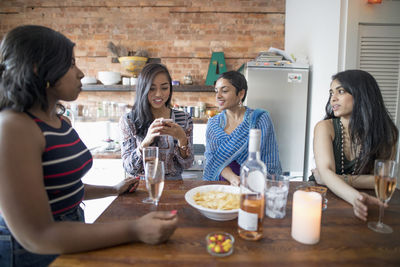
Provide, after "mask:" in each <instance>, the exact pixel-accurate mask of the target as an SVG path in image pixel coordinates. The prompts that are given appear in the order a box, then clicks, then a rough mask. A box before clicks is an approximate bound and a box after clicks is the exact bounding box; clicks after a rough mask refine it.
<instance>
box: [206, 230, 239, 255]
mask: <svg viewBox="0 0 400 267" xmlns="http://www.w3.org/2000/svg"><path fill="white" fill-rule="evenodd" d="M206 242H207V243H206V244H207V251H208V253H210V254H211V255H213V256H218V257H224V256H228V255H231V254H232V252H233V245H234V244H235V238H234V237H233V236H232V235H231V234H228V233H224V232H215V233H210V234H208V235H207V237H206Z"/></svg>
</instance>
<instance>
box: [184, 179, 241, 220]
mask: <svg viewBox="0 0 400 267" xmlns="http://www.w3.org/2000/svg"><path fill="white" fill-rule="evenodd" d="M185 200H186V202H187V203H189V205H191V206H192V207H194V208H196V209H197V210H199V211H200V212H201V213H202V214H203V215H204V216H206V217H207V218H210V219H212V220H216V221H228V220H233V219H235V218H236V217H237V216H238V211H239V200H240V189H239V187H236V186H230V185H203V186H198V187H195V188H193V189H191V190H189V191H187V192H186V194H185Z"/></svg>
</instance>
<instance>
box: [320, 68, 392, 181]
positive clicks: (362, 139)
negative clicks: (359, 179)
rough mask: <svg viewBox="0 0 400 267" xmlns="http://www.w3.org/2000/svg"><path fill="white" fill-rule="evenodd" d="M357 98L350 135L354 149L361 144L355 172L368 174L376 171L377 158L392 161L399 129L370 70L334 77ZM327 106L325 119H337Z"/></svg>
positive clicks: (338, 74)
mask: <svg viewBox="0 0 400 267" xmlns="http://www.w3.org/2000/svg"><path fill="white" fill-rule="evenodd" d="M333 80H337V81H338V82H339V83H340V84H341V86H342V87H343V88H344V89H345V90H346V91H347V92H348V93H349V94H351V95H352V96H353V111H352V113H351V116H350V122H349V133H350V140H351V143H352V145H351V148H352V149H353V151H355V149H356V146H359V145H361V152H360V155H359V157H358V164H357V169H356V170H355V173H358V174H368V173H371V171H372V170H373V168H374V160H375V159H378V158H379V159H390V158H391V156H392V154H393V148H394V146H395V145H396V143H397V139H398V129H397V127H396V125H395V124H394V123H393V121H392V119H391V118H390V115H389V113H388V111H387V109H386V107H385V104H384V102H383V98H382V94H381V91H380V89H379V86H378V83H377V82H376V80H375V78H374V77H373V76H372V75H371V74H369V73H368V72H366V71H362V70H346V71H343V72H339V73H337V74H335V75H333V76H332V81H333ZM330 100H331V97H329V100H328V103H327V104H326V107H325V111H326V116H325V119H331V118H334V117H335V116H334V114H333V111H332V107H331V105H330Z"/></svg>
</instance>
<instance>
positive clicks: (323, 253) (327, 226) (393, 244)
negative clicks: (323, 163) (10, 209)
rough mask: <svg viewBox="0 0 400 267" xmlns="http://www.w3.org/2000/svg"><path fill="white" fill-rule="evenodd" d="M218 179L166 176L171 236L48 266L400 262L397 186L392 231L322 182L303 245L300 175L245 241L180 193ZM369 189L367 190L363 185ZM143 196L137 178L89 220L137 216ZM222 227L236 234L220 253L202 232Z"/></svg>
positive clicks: (388, 218) (163, 204) (143, 208)
mask: <svg viewBox="0 0 400 267" xmlns="http://www.w3.org/2000/svg"><path fill="white" fill-rule="evenodd" d="M213 183H223V182H206V181H188V180H184V181H166V183H165V187H164V192H163V194H162V197H161V200H160V204H159V208H158V209H159V210H167V211H170V210H174V209H176V210H178V216H179V223H178V228H177V229H176V231H175V233H174V234H173V235H172V236H171V238H170V240H169V241H168V242H166V243H164V244H161V245H156V246H152V245H146V244H142V243H131V244H126V245H121V246H116V247H111V248H106V249H101V250H96V251H90V252H85V253H76V254H66V255H61V256H60V257H58V258H57V259H56V260H55V261H54V262H53V264H52V265H51V266H206V267H209V266H339V265H340V266H400V193H399V190H398V189H396V192H395V193H394V195H393V197H392V199H391V201H390V202H389V207H388V208H386V209H385V214H384V219H383V221H384V223H386V224H388V225H390V226H391V227H392V228H393V230H394V233H392V234H378V233H375V232H373V231H372V230H370V229H369V228H368V227H367V223H366V222H363V221H361V220H359V219H357V218H355V216H354V215H353V209H352V206H350V205H349V204H347V203H346V202H344V201H343V200H341V199H339V198H338V197H336V196H335V195H334V194H333V193H331V192H330V191H329V190H328V193H327V198H328V208H327V210H325V211H323V213H322V222H321V223H322V225H321V239H320V241H319V243H318V244H316V245H304V244H301V243H298V242H297V241H295V240H294V239H293V238H292V237H291V223H292V197H293V192H294V191H295V188H296V187H297V186H299V185H300V184H301V183H302V182H291V183H290V192H289V195H288V204H287V209H286V216H285V218H284V219H271V218H268V217H265V218H264V222H263V231H264V237H263V239H261V240H259V241H247V240H244V239H241V238H240V237H239V236H238V234H237V219H235V220H231V221H213V220H211V219H208V218H206V217H204V216H203V215H202V214H201V213H199V212H198V211H197V210H196V209H194V208H193V207H191V206H190V205H189V204H187V203H186V201H185V198H184V195H185V193H186V192H187V191H188V190H189V189H191V188H194V187H197V186H200V185H204V184H213ZM366 192H368V193H369V194H372V195H373V194H374V191H372V190H369V191H366ZM146 196H147V191H146V190H145V187H144V183H143V181H142V182H141V185H140V187H139V189H138V191H137V192H135V193H134V194H128V195H122V196H119V197H118V198H116V199H115V200H114V202H113V203H112V204H111V205H110V206H109V207H108V208H107V209H106V210H105V211H104V213H103V214H102V215H101V216H100V217H99V218H98V219H97V221H96V222H102V223H107V222H110V221H114V220H125V219H132V218H137V217H139V216H141V215H144V214H146V213H147V212H149V211H151V210H152V209H154V207H153V206H152V205H151V204H144V203H142V199H143V198H144V197H146ZM378 213H379V212H378V208H373V209H370V211H369V218H368V220H375V221H376V220H377V219H378ZM214 231H224V232H228V233H230V234H232V235H233V236H234V238H235V244H234V252H233V254H232V255H230V256H227V257H215V256H211V255H210V254H209V253H208V252H207V250H206V241H205V237H206V235H207V234H208V233H210V232H214Z"/></svg>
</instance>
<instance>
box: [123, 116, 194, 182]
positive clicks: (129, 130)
mask: <svg viewBox="0 0 400 267" xmlns="http://www.w3.org/2000/svg"><path fill="white" fill-rule="evenodd" d="M131 114H132V113H131V112H129V113H127V114H125V115H124V116H122V117H121V119H120V122H119V124H120V128H121V133H122V145H121V157H122V160H123V166H124V169H125V171H126V172H127V173H129V174H131V175H140V174H143V173H144V167H143V156H142V153H141V152H140V150H139V148H138V147H139V145H140V144H141V143H142V141H143V138H141V137H139V136H137V135H136V127H135V124H134V121H133V119H132V118H131V116H132V115H131ZM171 119H172V120H173V121H174V122H175V123H177V124H178V125H179V126H181V127H182V128H183V130H184V131H185V133H186V137H187V139H188V150H187V151H186V153H187V157H186V158H183V157H182V155H181V153H180V149H179V147H178V140H176V139H174V138H173V137H172V136H168V135H167V136H160V137H156V138H155V140H154V142H153V143H152V144H151V145H152V146H157V147H158V148H159V158H160V160H162V161H164V166H165V178H166V179H167V180H175V179H182V176H181V174H182V172H183V170H184V169H187V168H189V167H191V166H192V164H193V158H194V155H193V121H192V117H191V116H190V115H189V114H187V113H185V112H183V111H180V110H175V109H172V111H171Z"/></svg>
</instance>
